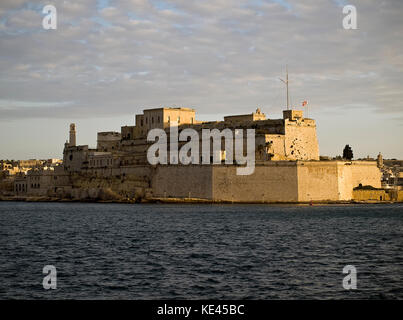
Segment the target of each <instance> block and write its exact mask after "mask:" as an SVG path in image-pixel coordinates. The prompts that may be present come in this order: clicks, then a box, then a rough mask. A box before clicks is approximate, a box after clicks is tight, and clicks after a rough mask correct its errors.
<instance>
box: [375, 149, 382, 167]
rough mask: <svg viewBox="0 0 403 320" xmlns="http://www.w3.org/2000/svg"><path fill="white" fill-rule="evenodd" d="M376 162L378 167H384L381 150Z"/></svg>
mask: <svg viewBox="0 0 403 320" xmlns="http://www.w3.org/2000/svg"><path fill="white" fill-rule="evenodd" d="M376 163H377V165H378V168H382V167H383V157H382V154H381V153H380V152H379V154H378V157H377V158H376Z"/></svg>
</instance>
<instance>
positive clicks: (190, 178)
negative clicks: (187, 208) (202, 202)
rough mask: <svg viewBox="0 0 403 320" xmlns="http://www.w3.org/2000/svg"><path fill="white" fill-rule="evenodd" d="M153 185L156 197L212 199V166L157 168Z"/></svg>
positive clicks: (169, 166)
mask: <svg viewBox="0 0 403 320" xmlns="http://www.w3.org/2000/svg"><path fill="white" fill-rule="evenodd" d="M151 185H152V188H153V195H154V196H155V197H174V198H188V197H189V196H190V197H191V198H200V199H212V166H207V165H189V166H181V165H166V166H157V167H156V168H155V171H154V173H153V178H152V184H151Z"/></svg>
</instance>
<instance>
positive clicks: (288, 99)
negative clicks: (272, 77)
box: [279, 65, 290, 110]
mask: <svg viewBox="0 0 403 320" xmlns="http://www.w3.org/2000/svg"><path fill="white" fill-rule="evenodd" d="M279 79H280V80H281V81H282V82H284V83H285V85H286V87H287V110H289V106H290V102H289V101H290V97H289V94H288V65H286V78H285V80H283V79H281V78H279Z"/></svg>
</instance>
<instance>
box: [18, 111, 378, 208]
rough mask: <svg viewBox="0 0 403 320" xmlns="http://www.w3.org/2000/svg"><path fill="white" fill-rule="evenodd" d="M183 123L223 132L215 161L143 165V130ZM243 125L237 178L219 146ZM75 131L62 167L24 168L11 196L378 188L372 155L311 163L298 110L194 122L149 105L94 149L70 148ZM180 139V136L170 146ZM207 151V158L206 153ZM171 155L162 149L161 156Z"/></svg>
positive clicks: (266, 198)
mask: <svg viewBox="0 0 403 320" xmlns="http://www.w3.org/2000/svg"><path fill="white" fill-rule="evenodd" d="M189 128H191V129H194V130H195V131H196V132H197V133H199V138H200V139H201V137H202V132H203V130H204V129H209V130H214V129H218V130H219V131H220V132H221V133H222V132H223V130H227V132H230V133H231V134H230V138H229V140H228V141H227V139H226V138H224V136H222V139H221V140H222V143H221V148H220V154H219V160H220V161H221V162H222V164H221V165H213V164H209V165H205V164H203V165H202V164H197V161H195V160H196V159H192V162H193V163H192V164H190V165H182V164H178V165H171V164H167V165H161V164H159V165H155V166H152V165H150V164H149V163H148V160H147V151H148V149H149V147H150V146H151V145H152V144H153V143H154V142H153V141H147V134H148V133H149V131H150V130H151V129H162V130H164V131H165V132H166V134H167V139H168V143H169V142H171V139H175V138H176V137H171V129H177V131H178V134H180V133H181V132H182V131H183V130H185V129H189ZM247 129H254V130H255V152H256V154H255V159H256V167H255V171H254V173H253V174H251V175H248V176H239V175H237V174H236V169H237V168H238V167H239V165H238V164H224V163H223V162H224V161H225V160H226V157H227V154H226V148H225V145H226V143H234V141H233V138H234V137H235V131H236V130H242V131H243V132H246V130H247ZM172 132H173V131H172ZM76 134H77V131H76V126H75V124H71V125H70V132H69V141H67V142H66V143H65V145H64V150H63V165H61V166H56V167H54V170H53V171H52V170H31V171H30V172H29V174H28V175H27V176H26V177H25V178H22V177H21V178H19V179H18V180H17V179H16V182H15V186H14V187H15V193H16V194H21V193H24V192H25V193H26V194H27V195H45V194H47V195H52V196H58V197H73V198H77V199H86V198H87V197H93V198H96V197H101V198H102V197H106V198H108V199H109V198H119V199H122V198H124V199H126V198H130V197H140V198H144V197H145V198H153V197H154V198H161V197H162V198H166V197H172V198H182V199H183V198H200V199H206V200H210V201H234V202H304V201H324V200H330V201H340V200H351V199H352V198H353V189H354V188H355V187H357V186H359V185H370V186H372V187H374V188H380V187H381V172H380V170H379V168H378V166H379V165H380V159H379V158H378V166H377V163H376V162H375V161H330V160H327V161H319V145H318V139H317V134H316V122H315V120H313V119H309V118H305V117H304V114H303V112H302V111H300V110H286V111H284V112H283V117H282V118H281V119H271V118H270V117H269V116H267V115H265V114H264V113H262V112H261V110H260V109H257V110H256V111H255V112H252V113H249V114H245V115H235V116H232V115H231V116H226V117H224V120H223V121H198V120H197V119H196V112H195V110H194V109H191V108H155V109H147V110H144V111H143V113H142V114H139V115H136V116H135V125H133V126H123V127H121V132H120V133H119V132H99V133H98V135H97V147H96V148H95V149H91V148H89V146H88V145H77V143H76ZM245 136H246V135H245ZM245 136H244V141H243V142H244V150H245V149H246V147H245V145H246V139H245ZM186 143H187V141H180V142H179V143H178V148H181V146H183V145H184V144H186ZM199 146H200V148H201V146H202V143H201V142H200V141H199ZM212 150H213V149H212V147H211V153H210V156H211V157H214V154H213V153H212ZM171 152H173V151H172V150H170V149H168V156H171V155H172V154H171ZM201 154H202V153H201V152H200V155H201ZM197 160H202V159H197ZM198 162H199V163H200V162H201V161H198ZM24 190H25V191H24Z"/></svg>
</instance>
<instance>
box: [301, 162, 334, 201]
mask: <svg viewBox="0 0 403 320" xmlns="http://www.w3.org/2000/svg"><path fill="white" fill-rule="evenodd" d="M338 187H339V185H338V170H337V162H335V161H312V162H309V161H306V162H300V163H298V200H299V201H311V200H313V201H324V200H339V190H338Z"/></svg>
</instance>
